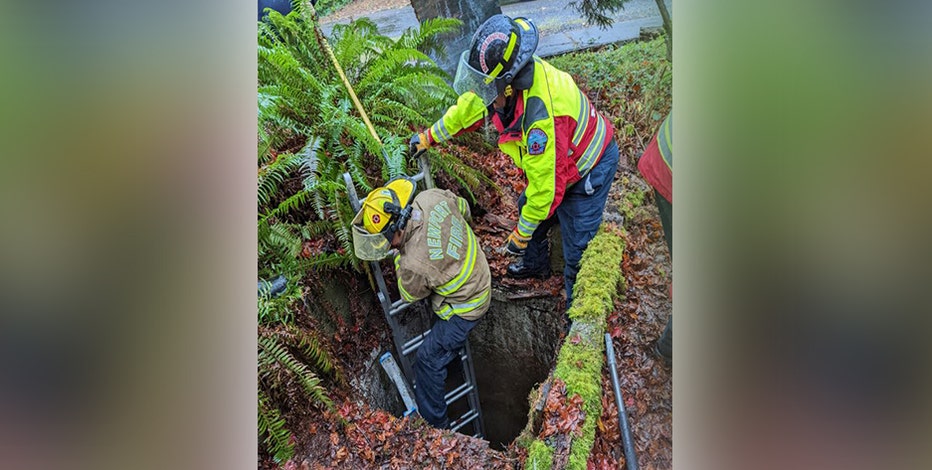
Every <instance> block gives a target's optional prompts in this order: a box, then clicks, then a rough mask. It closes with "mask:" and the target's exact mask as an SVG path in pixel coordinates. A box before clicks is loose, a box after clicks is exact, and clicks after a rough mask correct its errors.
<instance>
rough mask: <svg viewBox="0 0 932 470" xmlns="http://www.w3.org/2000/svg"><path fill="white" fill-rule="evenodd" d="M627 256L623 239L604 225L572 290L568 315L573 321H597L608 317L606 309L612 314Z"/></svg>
mask: <svg viewBox="0 0 932 470" xmlns="http://www.w3.org/2000/svg"><path fill="white" fill-rule="evenodd" d="M624 252H625V241H624V239H622V238H621V237H620V236H619V235H618V234H615V233H613V232H612V231H611V230H609V229H608V228H607V227H606V226H605V225H603V226H602V228H601V229H600V230H599V234H598V235H596V236H595V238H593V239H592V241H590V242H589V246H588V247H587V248H586V251H585V252H584V253H583V257H582V261H581V268H580V269H579V274H578V275H577V276H576V285H575V286H574V287H573V306H572V307H571V308H570V310H569V312H567V314H568V315H569V317H570V318H571V319H573V320H577V319H584V318H585V319H597V318H600V317H603V316H604V315H605V313H606V309H609V310H611V308H612V299H614V298H615V297H616V296H617V295H618V286H619V283H620V282H621V279H622V278H623V276H622V274H621V258H622V256H623V255H624Z"/></svg>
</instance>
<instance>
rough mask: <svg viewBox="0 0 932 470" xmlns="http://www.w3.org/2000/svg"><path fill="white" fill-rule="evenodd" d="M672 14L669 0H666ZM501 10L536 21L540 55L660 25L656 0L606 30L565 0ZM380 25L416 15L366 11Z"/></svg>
mask: <svg viewBox="0 0 932 470" xmlns="http://www.w3.org/2000/svg"><path fill="white" fill-rule="evenodd" d="M665 1H666V3H667V8H668V9H670V13H671V15H673V10H672V0H665ZM502 13H504V14H506V15H508V16H511V17H515V16H525V17H528V18H530V19H532V20H534V22H535V23H536V24H537V27H538V28H539V29H540V35H541V41H540V45H539V46H538V49H537V54H538V55H540V56H541V57H548V56H551V55H556V54H562V53H564V52H568V51H573V50H578V49H584V48H588V47H595V46H600V45H603V44H609V43H613V42H619V41H628V40H631V39H636V38H637V37H638V36H640V31H641V28H643V27H657V26H661V25H662V24H663V21H662V20H661V18H660V11H659V10H657V4H656V2H655V0H629V1H628V2H627V3H626V4H625V8H624V10H622V11H620V12H618V13H617V14H615V15H614V19H615V23H614V24H613V25H612V26H611V27H609V29H606V30H602V29H600V28H599V27H598V26H588V25H586V23H585V20H584V19H583V18H582V17H580V15H579V13H578V12H577V11H576V10H575V9H574V8H572V7H570V6H567V2H566V1H565V0H536V1H532V2H520V3H513V4H510V5H505V6H503V7H502ZM365 16H368V17H369V18H370V19H372V21H374V22H375V23H376V24H377V25H379V31H380V32H381V33H382V34H385V35H387V36H389V37H397V36H400V35H401V33H402V31H404V30H405V29H406V28H410V27H416V26H417V25H418V21H417V18H416V17H415V16H414V9H413V8H411V6H410V5H407V6H405V7H402V8H395V9H390V10H382V11H377V12H373V13H370V14H367V15H365ZM350 20H351V19H350V18H348V19H343V20H338V21H336V22H333V23H324V24H322V25H321V26H322V28H323V30H324V33H325V34H327V35H329V34H330V31H331V30H332V29H333V25H334V24H337V23H349V22H350Z"/></svg>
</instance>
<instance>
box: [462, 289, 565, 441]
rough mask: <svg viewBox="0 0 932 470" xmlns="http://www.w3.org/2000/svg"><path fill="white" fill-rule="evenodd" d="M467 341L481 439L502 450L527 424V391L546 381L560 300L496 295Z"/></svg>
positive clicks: (558, 325)
mask: <svg viewBox="0 0 932 470" xmlns="http://www.w3.org/2000/svg"><path fill="white" fill-rule="evenodd" d="M496 294H497V295H495V296H493V300H492V306H491V307H490V309H489V312H488V313H487V314H486V316H485V317H484V318H483V320H482V322H481V323H480V324H479V325H477V326H476V328H475V329H473V331H472V333H471V334H470V337H469V340H470V345H471V347H472V353H473V364H474V367H475V371H476V382H477V383H478V385H479V401H480V403H481V406H482V415H483V419H484V421H485V438H486V440H488V441H489V443H490V445H491V447H492V448H495V449H499V450H501V449H504V448H505V447H506V446H507V445H508V444H509V443H511V441H513V440H514V439H515V437H517V436H518V434H519V433H520V432H521V430H522V429H524V427H525V425H526V424H527V415H528V410H529V408H530V405H529V403H528V395H529V393H530V392H531V390H532V389H533V388H534V387H535V386H537V385H538V384H539V383H540V382H542V381H543V380H545V379H546V378H547V374H549V373H550V369H551V367H552V366H553V362H554V355H555V352H556V349H557V342H558V341H559V338H560V334H561V332H562V327H563V323H562V322H563V318H562V317H563V312H562V310H561V309H560V306H561V305H562V299H561V298H559V297H541V298H535V299H522V300H508V298H507V296H508V294H506V293H501V292H496Z"/></svg>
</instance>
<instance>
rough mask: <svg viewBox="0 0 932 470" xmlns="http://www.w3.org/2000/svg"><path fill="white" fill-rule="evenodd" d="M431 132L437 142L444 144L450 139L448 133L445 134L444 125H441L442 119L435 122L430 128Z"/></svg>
mask: <svg viewBox="0 0 932 470" xmlns="http://www.w3.org/2000/svg"><path fill="white" fill-rule="evenodd" d="M430 130H431V132H433V134H434V138H435V140H436V141H437V142H446V141H448V140H450V139H451V137H450V133H449V132H447V128H446V125H445V124H444V123H443V118H441V119H440V120H439V121H437V122H435V123H434V125H433V126H431V128H430Z"/></svg>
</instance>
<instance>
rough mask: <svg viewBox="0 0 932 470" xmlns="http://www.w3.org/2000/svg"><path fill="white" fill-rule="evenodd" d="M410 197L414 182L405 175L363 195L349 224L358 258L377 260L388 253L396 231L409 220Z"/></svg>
mask: <svg viewBox="0 0 932 470" xmlns="http://www.w3.org/2000/svg"><path fill="white" fill-rule="evenodd" d="M413 199H414V182H413V181H411V180H409V179H407V178H404V177H399V178H395V179H392V180H391V181H389V182H388V183H387V184H386V185H385V186H383V187H380V188H375V189H374V190H372V192H370V193H369V195H368V196H366V199H365V200H364V201H363V203H362V208H361V209H360V210H359V212H357V213H356V217H355V218H353V223H352V225H353V249H354V251H355V252H356V257H357V258H359V259H361V260H366V261H378V260H380V259H383V258H385V257H386V256H388V252H389V250H391V240H392V238H393V237H394V236H395V232H396V231H398V230H399V229H401V228H404V226H405V224H407V222H408V217H409V216H410V214H411V208H410V205H411V201H412V200H413Z"/></svg>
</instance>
